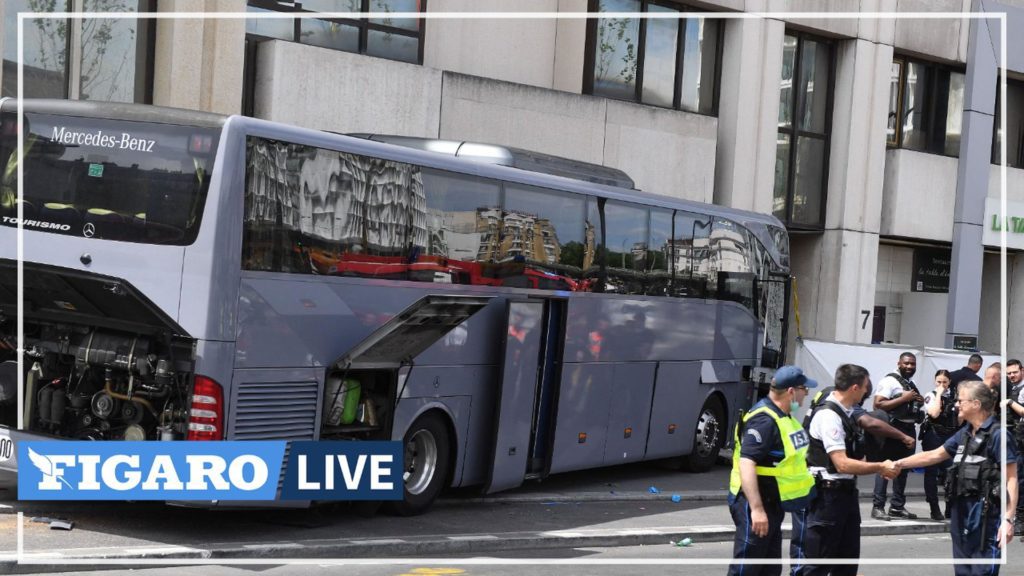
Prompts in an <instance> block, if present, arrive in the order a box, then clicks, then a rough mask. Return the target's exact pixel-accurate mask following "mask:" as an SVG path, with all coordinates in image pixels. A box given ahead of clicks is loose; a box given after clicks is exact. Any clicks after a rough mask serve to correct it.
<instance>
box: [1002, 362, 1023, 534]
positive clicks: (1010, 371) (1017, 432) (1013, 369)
mask: <svg viewBox="0 0 1024 576" xmlns="http://www.w3.org/2000/svg"><path fill="white" fill-rule="evenodd" d="M1006 388H1007V389H1008V391H1009V397H1008V398H1007V399H1006V400H1003V406H1004V407H1005V408H1006V416H1007V420H1006V429H1007V430H1009V431H1011V432H1012V433H1013V436H1014V439H1015V440H1016V441H1017V470H1018V472H1017V486H1018V488H1017V523H1016V525H1015V526H1014V530H1013V534H1014V535H1015V536H1021V535H1024V498H1022V497H1021V492H1022V491H1024V473H1021V472H1020V470H1022V469H1024V368H1022V366H1021V363H1020V360H1017V359H1012V360H1008V361H1007V362H1006Z"/></svg>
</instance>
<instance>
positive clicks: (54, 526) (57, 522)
mask: <svg viewBox="0 0 1024 576" xmlns="http://www.w3.org/2000/svg"><path fill="white" fill-rule="evenodd" d="M31 520H32V522H38V523H40V524H49V525H50V530H71V529H72V528H74V527H75V522H74V521H73V520H64V519H63V518H50V517H47V516H36V517H34V518H32V519H31Z"/></svg>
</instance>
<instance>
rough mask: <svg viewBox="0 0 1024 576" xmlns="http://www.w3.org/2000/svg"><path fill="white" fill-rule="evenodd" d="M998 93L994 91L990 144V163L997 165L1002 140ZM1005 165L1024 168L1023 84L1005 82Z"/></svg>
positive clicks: (1020, 82)
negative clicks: (993, 113)
mask: <svg viewBox="0 0 1024 576" xmlns="http://www.w3.org/2000/svg"><path fill="white" fill-rule="evenodd" d="M1000 96H1001V94H1000V91H999V90H998V89H997V90H996V116H995V130H994V133H995V137H994V140H993V142H992V163H993V164H999V161H1000V156H999V147H1000V141H1001V140H1002V138H1003V133H1002V128H1003V125H1002V122H1001V118H1002V117H1001V115H1000V114H1001V110H1000V108H1001V106H1000V101H999V98H1000ZM1006 165H1007V166H1013V167H1014V168H1024V82H1022V81H1020V80H1010V79H1007V80H1006Z"/></svg>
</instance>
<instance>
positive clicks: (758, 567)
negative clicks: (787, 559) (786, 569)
mask: <svg viewBox="0 0 1024 576" xmlns="http://www.w3.org/2000/svg"><path fill="white" fill-rule="evenodd" d="M764 511H765V513H766V514H767V515H768V534H766V535H765V536H764V537H761V536H758V535H757V534H754V530H753V528H751V525H750V524H751V522H750V503H749V502H747V498H746V496H744V495H743V493H742V492H741V493H740V494H739V495H738V496H736V499H735V501H733V503H732V504H730V505H729V513H730V514H732V521H733V523H735V524H736V537H735V539H734V540H733V545H732V557H733V558H734V559H736V560H740V561H742V560H745V559H762V558H765V559H772V560H776V561H777V563H776V564H775V565H765V564H744V563H742V562H738V563H736V564H731V565H730V566H729V572H728V574H729V576H779V574H781V573H782V518H783V517H784V516H785V512H783V510H782V507H781V506H779V503H778V502H766V503H765V504H764Z"/></svg>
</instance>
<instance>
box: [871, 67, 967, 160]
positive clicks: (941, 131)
mask: <svg viewBox="0 0 1024 576" xmlns="http://www.w3.org/2000/svg"><path fill="white" fill-rule="evenodd" d="M963 111H964V75H963V73H961V72H957V71H955V70H953V69H951V68H949V67H948V66H943V65H940V64H931V63H927V62H920V61H915V60H911V59H907V58H897V59H895V60H893V63H892V72H891V78H890V88H889V120H888V128H887V142H888V144H889V146H890V147H894V148H906V149H908V150H917V151H919V152H930V153H932V154H942V155H945V156H954V157H955V156H959V155H960V133H961V130H962V121H963V120H962V118H963Z"/></svg>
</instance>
